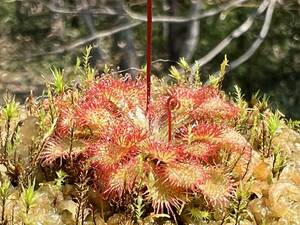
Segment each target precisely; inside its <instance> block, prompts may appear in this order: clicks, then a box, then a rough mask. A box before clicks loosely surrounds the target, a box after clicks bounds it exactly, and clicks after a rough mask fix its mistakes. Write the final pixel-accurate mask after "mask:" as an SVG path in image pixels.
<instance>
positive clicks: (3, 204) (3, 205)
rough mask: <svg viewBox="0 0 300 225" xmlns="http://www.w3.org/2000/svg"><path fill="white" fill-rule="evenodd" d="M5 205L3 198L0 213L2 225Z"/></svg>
mask: <svg viewBox="0 0 300 225" xmlns="http://www.w3.org/2000/svg"><path fill="white" fill-rule="evenodd" d="M5 203H6V199H5V197H3V199H2V211H1V224H4V220H5V216H4V214H5Z"/></svg>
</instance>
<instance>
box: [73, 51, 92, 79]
mask: <svg viewBox="0 0 300 225" xmlns="http://www.w3.org/2000/svg"><path fill="white" fill-rule="evenodd" d="M91 50H92V46H87V47H86V48H85V51H84V53H83V69H84V75H85V79H86V80H88V81H92V80H93V79H94V77H95V70H94V69H92V68H91V66H90V63H89V60H90V58H91V56H90V55H91ZM77 63H78V62H77Z"/></svg>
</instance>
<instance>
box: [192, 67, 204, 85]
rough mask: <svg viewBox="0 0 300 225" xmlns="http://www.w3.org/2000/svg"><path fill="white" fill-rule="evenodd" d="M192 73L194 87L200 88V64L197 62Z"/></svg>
mask: <svg viewBox="0 0 300 225" xmlns="http://www.w3.org/2000/svg"><path fill="white" fill-rule="evenodd" d="M192 72H193V73H194V74H193V76H194V79H195V82H194V84H195V86H196V87H199V86H201V85H202V83H201V73H200V64H199V63H198V62H196V64H195V69H194V71H192Z"/></svg>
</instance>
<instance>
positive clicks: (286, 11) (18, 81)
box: [0, 0, 300, 119]
mask: <svg viewBox="0 0 300 225" xmlns="http://www.w3.org/2000/svg"><path fill="white" fill-rule="evenodd" d="M153 11H154V18H153V20H154V31H153V60H157V59H166V60H160V61H158V62H156V63H153V68H154V71H153V72H154V73H155V74H160V75H164V74H168V68H169V66H170V65H172V64H176V61H177V60H178V59H179V58H180V57H185V59H186V60H187V61H188V62H190V63H194V62H195V61H196V62H197V63H198V64H199V65H200V66H201V73H202V74H203V76H204V75H206V76H207V75H209V74H212V73H214V72H216V71H217V69H218V68H219V64H220V63H221V62H222V60H223V58H224V54H227V58H228V59H229V61H230V64H231V68H230V70H229V71H228V75H227V77H226V79H225V81H224V88H225V89H226V91H228V92H230V91H231V90H232V88H233V85H234V84H238V85H239V86H240V87H241V88H242V90H243V91H244V93H245V96H246V97H247V98H248V99H250V98H251V95H252V94H254V93H255V92H256V91H258V90H260V92H261V94H266V95H268V96H270V97H271V102H272V105H273V106H274V107H277V108H279V110H280V111H281V112H283V113H284V114H285V115H286V116H288V117H292V118H296V119H297V118H300V19H299V18H300V1H299V0H154V9H153ZM145 21H146V0H0V31H1V32H0V95H3V94H4V93H5V90H6V89H8V90H9V91H11V92H13V93H15V94H16V97H17V98H18V99H19V100H21V101H23V100H24V97H25V96H26V95H28V93H29V91H30V90H31V89H32V90H33V91H34V94H35V95H40V94H41V93H42V90H43V79H42V78H41V74H43V75H45V76H46V77H48V76H49V75H50V74H51V73H50V67H51V65H55V66H57V67H61V68H62V67H64V68H65V75H66V77H67V78H68V79H74V75H73V74H72V69H73V68H74V67H73V66H74V64H75V63H76V57H77V56H78V55H81V53H82V51H83V49H84V48H85V46H86V45H89V44H91V45H92V46H93V49H92V59H91V64H92V65H93V66H95V67H96V68H97V69H98V70H99V72H101V71H102V70H103V66H104V64H111V65H114V66H113V67H114V68H117V67H119V69H120V70H122V69H127V68H141V66H142V65H144V64H145V58H146V57H145V49H146V36H145V33H146V23H145ZM129 72H132V73H135V72H136V70H134V69H131V70H129Z"/></svg>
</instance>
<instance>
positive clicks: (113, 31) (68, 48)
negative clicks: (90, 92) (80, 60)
mask: <svg viewBox="0 0 300 225" xmlns="http://www.w3.org/2000/svg"><path fill="white" fill-rule="evenodd" d="M140 24H142V22H134V23H129V24H125V25H120V26H117V27H114V28H112V29H109V30H105V31H99V32H95V33H94V35H90V36H88V37H86V38H81V39H79V40H77V41H75V42H73V43H72V44H70V45H68V46H66V47H64V46H61V47H59V48H58V49H56V50H53V51H49V52H44V53H38V54H33V55H30V56H29V57H38V56H43V55H55V54H61V53H65V52H68V51H71V50H73V49H75V48H78V47H80V46H82V45H84V44H87V43H89V42H91V41H94V40H96V39H98V38H103V37H109V36H111V35H113V34H116V33H118V32H121V31H124V30H127V29H130V28H133V27H136V26H138V25H140Z"/></svg>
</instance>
